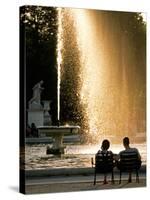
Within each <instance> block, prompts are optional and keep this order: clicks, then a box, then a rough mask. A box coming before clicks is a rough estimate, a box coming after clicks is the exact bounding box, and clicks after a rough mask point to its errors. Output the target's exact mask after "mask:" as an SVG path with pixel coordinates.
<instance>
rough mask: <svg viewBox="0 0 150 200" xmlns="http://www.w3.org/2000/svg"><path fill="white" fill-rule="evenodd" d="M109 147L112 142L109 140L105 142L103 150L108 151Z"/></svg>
mask: <svg viewBox="0 0 150 200" xmlns="http://www.w3.org/2000/svg"><path fill="white" fill-rule="evenodd" d="M109 146H110V142H109V141H108V140H103V142H102V146H101V149H102V150H107V149H109Z"/></svg>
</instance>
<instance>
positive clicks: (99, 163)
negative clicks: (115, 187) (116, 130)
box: [92, 151, 114, 185]
mask: <svg viewBox="0 0 150 200" xmlns="http://www.w3.org/2000/svg"><path fill="white" fill-rule="evenodd" d="M93 166H95V169H94V185H96V175H97V174H98V173H99V174H104V184H106V183H107V181H106V178H107V174H108V173H111V182H112V183H114V172H113V168H114V159H113V154H112V153H110V152H109V151H108V152H107V153H103V152H102V151H100V152H99V153H97V154H96V155H95V163H94V162H93V158H92V167H93Z"/></svg>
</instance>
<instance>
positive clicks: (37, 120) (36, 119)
mask: <svg viewBox="0 0 150 200" xmlns="http://www.w3.org/2000/svg"><path fill="white" fill-rule="evenodd" d="M32 123H34V124H35V126H36V127H37V126H43V125H44V111H43V109H29V110H28V124H29V125H30V126H31V124H32Z"/></svg>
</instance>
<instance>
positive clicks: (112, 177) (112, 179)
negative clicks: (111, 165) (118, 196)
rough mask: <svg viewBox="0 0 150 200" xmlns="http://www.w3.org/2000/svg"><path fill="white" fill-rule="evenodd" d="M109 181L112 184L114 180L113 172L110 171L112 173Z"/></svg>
mask: <svg viewBox="0 0 150 200" xmlns="http://www.w3.org/2000/svg"><path fill="white" fill-rule="evenodd" d="M111 183H112V184H114V183H115V181H114V172H113V171H112V174H111Z"/></svg>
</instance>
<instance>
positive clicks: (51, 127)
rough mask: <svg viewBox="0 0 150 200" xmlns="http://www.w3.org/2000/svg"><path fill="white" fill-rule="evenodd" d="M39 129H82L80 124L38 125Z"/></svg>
mask: <svg viewBox="0 0 150 200" xmlns="http://www.w3.org/2000/svg"><path fill="white" fill-rule="evenodd" d="M37 128H38V129H80V126H70V125H69V126H38V127H37Z"/></svg>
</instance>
